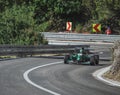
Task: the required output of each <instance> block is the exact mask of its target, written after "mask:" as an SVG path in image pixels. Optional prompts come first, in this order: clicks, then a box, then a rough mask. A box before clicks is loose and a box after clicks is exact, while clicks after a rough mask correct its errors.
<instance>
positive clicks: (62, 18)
mask: <svg viewBox="0 0 120 95" xmlns="http://www.w3.org/2000/svg"><path fill="white" fill-rule="evenodd" d="M67 21H71V22H72V25H73V27H72V30H73V31H76V32H90V33H91V31H92V24H94V23H100V24H102V33H105V30H106V29H107V27H108V26H109V27H110V28H111V30H112V33H113V34H120V0H0V44H24V45H31V44H42V43H44V44H47V43H48V42H47V41H46V40H45V39H44V37H43V35H41V33H39V32H44V31H47V32H48V31H56V32H58V31H66V22H67Z"/></svg>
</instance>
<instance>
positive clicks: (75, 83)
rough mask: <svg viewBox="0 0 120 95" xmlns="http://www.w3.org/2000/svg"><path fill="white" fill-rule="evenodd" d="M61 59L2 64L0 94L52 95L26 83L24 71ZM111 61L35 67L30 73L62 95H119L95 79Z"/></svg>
mask: <svg viewBox="0 0 120 95" xmlns="http://www.w3.org/2000/svg"><path fill="white" fill-rule="evenodd" d="M60 61H63V60H62V59H52V58H51V59H48V58H23V59H15V60H7V61H0V95H52V94H50V93H48V92H46V91H43V90H41V89H39V88H36V87H34V86H33V85H31V84H29V83H28V82H26V80H25V79H24V77H23V74H24V72H26V71H27V70H29V69H30V68H33V67H36V66H42V65H45V64H49V63H54V62H60ZM109 63H110V62H109V61H100V65H99V66H89V65H75V64H69V65H66V64H63V63H60V64H56V65H50V66H46V67H41V68H36V69H35V70H33V71H31V72H29V74H28V76H29V78H30V80H31V81H33V82H34V83H36V84H37V85H39V86H42V87H44V88H46V89H49V90H51V91H54V92H57V93H58V94H60V95H120V90H119V89H120V88H118V87H113V86H109V85H107V84H105V83H103V82H101V81H98V80H96V79H95V78H94V77H93V76H92V73H93V72H94V71H95V70H97V69H99V68H102V67H105V66H108V65H109Z"/></svg>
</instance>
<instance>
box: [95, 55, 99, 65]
mask: <svg viewBox="0 0 120 95" xmlns="http://www.w3.org/2000/svg"><path fill="white" fill-rule="evenodd" d="M95 63H96V65H98V64H99V55H95Z"/></svg>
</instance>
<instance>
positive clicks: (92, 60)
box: [90, 56, 96, 65]
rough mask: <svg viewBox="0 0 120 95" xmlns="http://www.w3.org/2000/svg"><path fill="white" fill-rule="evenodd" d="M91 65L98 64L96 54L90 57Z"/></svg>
mask: <svg viewBox="0 0 120 95" xmlns="http://www.w3.org/2000/svg"><path fill="white" fill-rule="evenodd" d="M90 65H96V60H95V57H94V56H91V57H90Z"/></svg>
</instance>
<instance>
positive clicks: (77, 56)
mask: <svg viewBox="0 0 120 95" xmlns="http://www.w3.org/2000/svg"><path fill="white" fill-rule="evenodd" d="M70 62H72V63H77V64H90V65H98V64H99V55H98V54H95V53H92V52H90V49H88V48H76V49H75V50H74V51H72V53H70V54H67V55H65V57H64V64H69V63H70Z"/></svg>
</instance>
